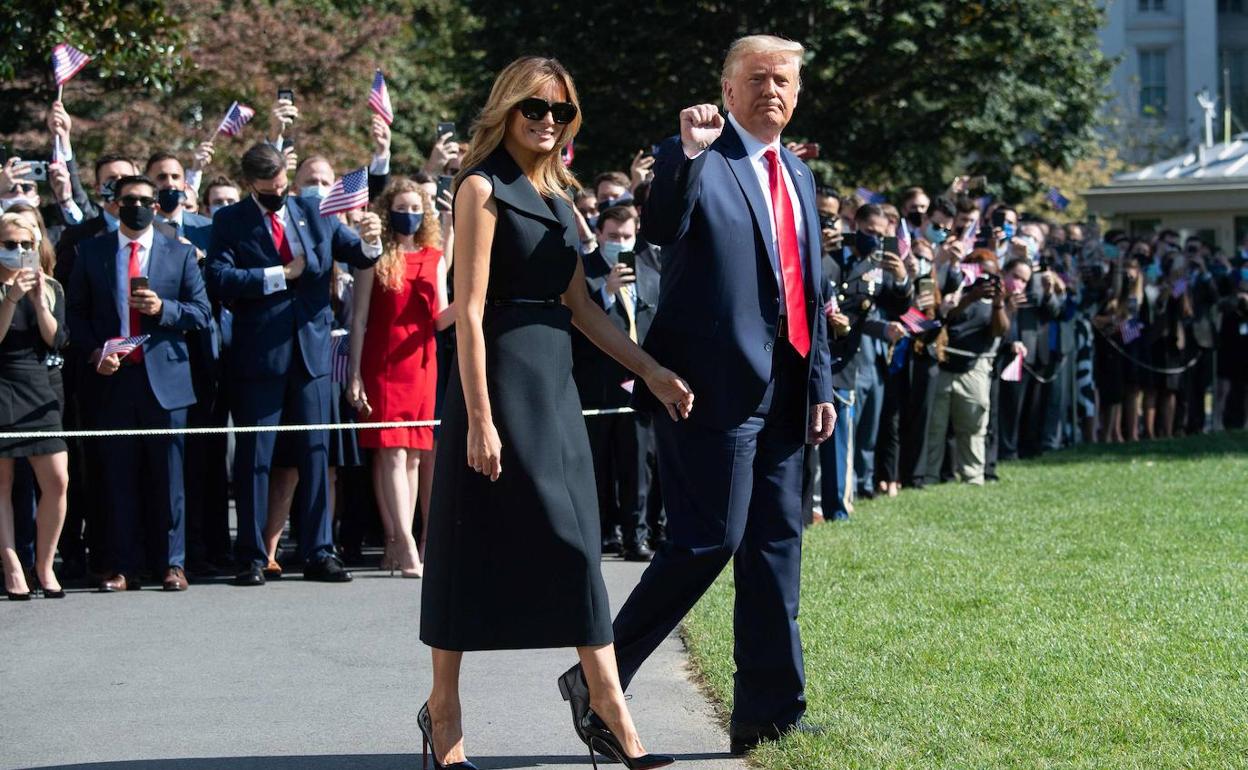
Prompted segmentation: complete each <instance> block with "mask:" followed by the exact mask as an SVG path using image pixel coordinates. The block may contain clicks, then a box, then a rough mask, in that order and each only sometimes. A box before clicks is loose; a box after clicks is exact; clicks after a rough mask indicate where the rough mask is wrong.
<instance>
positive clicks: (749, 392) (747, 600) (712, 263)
mask: <svg viewBox="0 0 1248 770" xmlns="http://www.w3.org/2000/svg"><path fill="white" fill-rule="evenodd" d="M803 50H804V49H803V48H802V46H801V45H799V44H797V43H794V42H792V41H789V40H784V39H781V38H776V37H772V36H766V35H758V36H751V37H746V38H742V39H740V40H738V41H736V42H735V43H733V45H732V47H731V49H730V50H729V52H728V57H727V60H726V62H725V64H724V72H723V79H722V86H723V97H724V103H725V104H726V105H727V107H728V112H729V117H728V123H729V124H730V125H725V121H724V119H723V117H722V116H721V115H720V113H719V111H718V109H717V108H716V107H715V106H714V105H710V104H702V105H698V106H696V107H690V108H688V109H685V110H684V111H682V112H681V114H680V129H681V130H680V137H679V138H673V139H669V140H668V141H666V142H665V143H664V144H663V145H662V146H661V147H660V150H659V153H658V155H657V159H656V161H655V164H654V181H653V184H652V186H651V188H650V191H649V197H648V199H647V201H646V206H645V213H644V215H643V217H642V223H643V225H642V230H643V234H644V235H645V237H646V240H647V241H648V242H650V243H654V244H657V245H658V246H660V247H661V248H662V249H663V286H662V295H661V298H660V300H659V306H658V308H657V310H656V311H655V317H654V322H653V325H652V326H651V328H650V334H649V335H648V336H647V337H646V341H645V348H646V349H647V350H648V351H649V352H650V353H651V355H653V356H654V357H655V358H656V359H657V360H658V361H659V362H660V363H661V364H663V365H664V366H668V367H671V368H673V369H674V370H676V371H679V372H680V373H681V375H682V376H684V377H685V378H686V379H687V381H688V382H689V384H690V386H691V388H692V390H693V392H694V394H695V396H696V399H697V400H696V402H695V407H694V409H693V411H692V413H691V415H690V417H689V419H688V420H684V421H680V422H675V421H672V420H670V419H666V418H665V417H658V418H656V419H655V439H656V443H657V447H658V458H659V474H660V475H661V477H662V482H663V501H664V504H665V505H666V507H667V514H668V542H667V545H666V546H665V547H664V548H663V549H661V550H660V551H659V552H658V553H657V554H656V555H655V558H654V561H652V562H651V563H650V566H649V567H648V568H647V569H646V572H645V573H644V574H643V575H642V578H641V581H640V583H638V585H637V588H636V589H635V590H634V591H633V593H632V595H631V596H630V597H629V598H628V601H627V602H625V604H624V606H623V607H622V608H621V609H620V612H619V615H618V616H617V617H616V620H615V646H616V657H617V660H618V662H619V673H620V680H621V682H622V683H623V684H624V685H625V686H627V685H628V683H629V682H630V681H631V680H632V678H633V676H634V675H635V674H636V673H637V670H638V668H639V667H640V666H641V664H642V662H644V661H645V659H646V658H647V657H648V656H649V655H650V653H651V652H653V650H654V649H655V647H657V646H658V644H659V643H660V642H661V641H662V640H663V639H664V638H666V637H667V635H668V634H669V633H671V631H672V630H673V629H674V628H675V627H676V624H678V623H679V622H680V620H681V618H683V617H684V616H685V614H686V613H687V612H688V611H689V609H690V608H691V607H692V606H693V605H694V603H695V602H696V601H697V600H698V598H699V597H701V596H702V594H703V593H704V592H705V591H706V589H707V587H709V586H710V585H711V583H712V582H713V581H714V580H715V578H716V576H717V575H718V574H719V573H720V571H721V570H722V569H723V568H724V566H725V565H726V564H727V563H728V562H729V561H733V562H734V564H735V577H736V588H737V599H736V613H735V623H734V635H735V658H736V664H737V671H736V676H735V682H736V691H735V695H734V698H733V713H732V722H731V727H730V737H731V746H732V750H733V751H734V752H744V751H746V750H748V749H749V748H751V747H752V746H754V745H755V744H757V743H758V742H759V741H760V740H763V739H766V738H774V737H777V736H779V735H780V734H781V733H783V732H786V731H788V730H792V729H800V727H799V720H800V719H801V716H802V714H803V713H804V712H805V709H806V700H805V694H804V690H805V673H804V667H803V664H802V653H801V641H800V638H799V633H798V628H797V608H798V588H799V572H800V570H799V567H800V561H801V541H802V510H801V495H802V455H803V445H804V443H805V442H807V441H810V442H816V443H817V442H822V441H824V440H825V439H827V438H828V436H829V435H830V434H831V432H832V427H833V424H834V422H835V411H834V410H833V407H832V403H831V401H832V374H831V370H830V368H829V361H828V351H827V343H826V341H825V334H826V332H825V328H824V324H822V323H817V321H818V320H819V312H820V308H822V306H823V303H822V300H821V297H820V286H821V280H820V264H819V257H820V240H821V238H820V232H819V217H818V214H817V212H816V209H815V184H814V176H813V175H812V174H811V172H810V169H809V168H807V167H806V166H805V164H803V163H802V162H801V161H800V160H799V159H798V158H797V157H796V156H795V155H794V154H793V153H791V152H789V151H788V150H786V149H785V148H784V145H783V144H782V143H781V141H780V134H781V131H782V130H783V129H784V127H785V125H787V123H788V122H789V118H790V117H791V116H792V112H793V108H794V106H795V104H796V102H797V93H798V84H799V68H800V66H801V57H802V53H803ZM639 407H641V408H645V409H648V410H650V411H653V410H655V409H659V410H662V409H663V405H661V404H658V403H656V401H655V399H654V397H653V396H652V395H650V394H649V393H648V392H640V393H639ZM582 680H583V678H582V676H581V675H580V671H579V669H578V668H573V669H572V670H570V671H568V672H567V673H565V674H564V676H563V677H561V686H562V687H563V688H564V690H565V691H566V692H568V693H569V696H570V697H569V700H570V701H571V702H572V707H573V713H574V714H576V713H577V712H579V711H582V709H583V708H587V707H588V706H587V695H586V696H585V697H582V694H583V693H585V692H586V691H585V690H584V689H583V686H582Z"/></svg>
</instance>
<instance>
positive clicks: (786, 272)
mask: <svg viewBox="0 0 1248 770" xmlns="http://www.w3.org/2000/svg"><path fill="white" fill-rule="evenodd" d="M764 155H765V156H766V158H767V164H768V167H769V168H768V180H769V181H770V183H771V208H772V210H773V211H774V212H775V215H776V235H777V237H776V241H777V242H778V243H779V246H780V276H781V277H782V278H783V279H784V307H785V310H786V312H787V313H788V316H789V344H791V345H792V346H793V349H794V350H796V351H797V352H798V353H800V354H801V356H802V358H805V357H806V356H807V355H809V354H810V328H809V326H808V325H807V323H806V288H805V284H804V283H803V282H802V254H801V251H800V249H799V248H798V245H797V225H795V224H794V221H793V202H792V201H790V200H789V189H788V187H787V186H786V185H785V183H784V172H783V171H782V170H781V169H780V158H779V157H778V156H777V155H776V151H775V150H774V149H770V148H769V149H768V150H767V152H766V153H764Z"/></svg>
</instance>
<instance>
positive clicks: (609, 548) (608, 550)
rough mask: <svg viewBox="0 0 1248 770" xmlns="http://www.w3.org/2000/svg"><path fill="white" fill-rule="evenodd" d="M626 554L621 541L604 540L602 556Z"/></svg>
mask: <svg viewBox="0 0 1248 770" xmlns="http://www.w3.org/2000/svg"><path fill="white" fill-rule="evenodd" d="M623 552H624V544H623V543H621V542H620V541H619V540H604V541H603V543H602V555H603V556H607V555H618V554H621V553H623Z"/></svg>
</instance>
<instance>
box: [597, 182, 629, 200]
mask: <svg viewBox="0 0 1248 770" xmlns="http://www.w3.org/2000/svg"><path fill="white" fill-rule="evenodd" d="M626 192H628V188H627V187H625V186H624V185H622V184H616V183H615V182H600V183H599V184H598V189H597V190H595V191H594V195H595V196H596V197H597V198H598V200H600V201H613V200H615V199H617V198H619V197H620V196H622V195H624V193H626Z"/></svg>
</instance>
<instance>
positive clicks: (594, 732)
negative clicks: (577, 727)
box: [581, 709, 676, 770]
mask: <svg viewBox="0 0 1248 770" xmlns="http://www.w3.org/2000/svg"><path fill="white" fill-rule="evenodd" d="M581 730H582V731H583V734H584V738H585V742H586V743H587V744H589V759H590V761H591V762H593V763H594V770H598V758H597V757H596V756H595V753H598V754H602V755H603V756H605V757H614V758H615V759H617V760H619V762H620V763H621V764H623V765H624V766H625V767H627V768H628V770H653V768H656V767H667V766H668V765H670V764H673V763H674V762H675V761H676V757H669V756H667V755H666V754H646V755H644V756H640V757H630V756H628V754H626V753H624V747H623V746H622V745H620V739H619V738H616V737H615V733H612V732H611V728H609V727H607V723H606V722H604V721H602V718H601V717H599V716H598V715H597V714H595V713H594V711H593V709H590V710H589V711H587V712H585V718H584V719H582V720H581Z"/></svg>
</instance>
